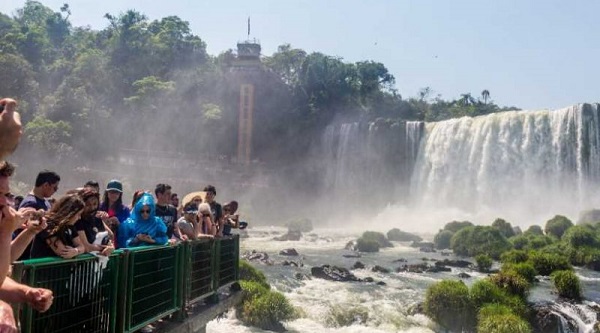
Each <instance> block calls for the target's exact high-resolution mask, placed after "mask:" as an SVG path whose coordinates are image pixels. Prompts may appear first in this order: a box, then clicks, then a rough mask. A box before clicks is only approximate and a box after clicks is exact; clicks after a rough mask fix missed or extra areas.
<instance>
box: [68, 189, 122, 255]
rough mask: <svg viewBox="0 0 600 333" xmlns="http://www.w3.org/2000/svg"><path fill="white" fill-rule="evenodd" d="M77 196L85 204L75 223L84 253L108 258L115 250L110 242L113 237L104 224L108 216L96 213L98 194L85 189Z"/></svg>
mask: <svg viewBox="0 0 600 333" xmlns="http://www.w3.org/2000/svg"><path fill="white" fill-rule="evenodd" d="M79 196H80V197H81V199H82V200H83V202H84V203H85V208H84V209H83V213H82V214H81V218H80V219H79V221H77V222H76V223H75V230H77V234H78V235H79V240H80V241H81V243H83V247H84V248H85V252H95V253H96V252H97V253H100V254H101V255H104V256H109V255H110V254H111V253H112V252H113V250H114V249H115V247H114V246H113V241H112V240H113V239H114V235H113V233H112V230H110V228H109V227H108V225H107V224H106V222H105V221H107V220H108V219H109V217H108V214H107V213H106V212H102V211H98V207H99V204H100V194H99V193H98V192H97V191H95V190H93V189H87V190H82V191H80V192H79Z"/></svg>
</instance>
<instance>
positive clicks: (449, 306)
mask: <svg viewBox="0 0 600 333" xmlns="http://www.w3.org/2000/svg"><path fill="white" fill-rule="evenodd" d="M423 308H424V312H425V314H426V315H427V316H429V318H431V319H432V320H433V321H435V322H436V323H438V324H439V325H441V326H442V327H444V328H446V329H448V330H451V331H453V332H461V331H463V330H464V331H469V330H470V329H471V328H472V327H473V325H474V320H475V318H474V317H475V315H474V312H473V304H472V303H471V299H470V297H469V289H468V288H467V286H466V285H465V284H464V283H463V282H462V281H456V280H443V281H440V282H437V283H435V284H433V285H431V286H430V287H429V288H428V289H427V292H426V294H425V302H424V304H423Z"/></svg>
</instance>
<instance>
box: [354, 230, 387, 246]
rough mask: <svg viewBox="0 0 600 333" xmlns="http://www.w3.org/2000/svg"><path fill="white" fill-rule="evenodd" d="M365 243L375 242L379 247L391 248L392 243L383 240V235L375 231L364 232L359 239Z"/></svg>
mask: <svg viewBox="0 0 600 333" xmlns="http://www.w3.org/2000/svg"><path fill="white" fill-rule="evenodd" d="M360 239H363V240H366V241H376V242H377V243H378V244H379V246H380V247H393V246H394V245H392V243H390V241H389V240H388V239H387V238H385V235H384V234H383V233H381V232H376V231H365V232H364V233H363V234H362V236H361V237H360V238H359V240H360Z"/></svg>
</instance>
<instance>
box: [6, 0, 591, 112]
mask: <svg viewBox="0 0 600 333" xmlns="http://www.w3.org/2000/svg"><path fill="white" fill-rule="evenodd" d="M65 2H68V3H69V5H70V6H71V10H72V16H71V22H72V23H73V24H74V25H76V26H80V25H90V26H92V27H93V28H95V29H101V28H104V27H105V26H106V25H107V22H108V21H107V20H106V19H104V18H103V16H104V14H105V13H111V14H119V13H120V12H123V11H125V10H127V9H136V10H138V11H140V12H142V13H144V14H145V15H147V16H148V17H149V18H150V19H158V18H161V17H163V16H168V15H177V16H179V17H181V18H182V19H184V20H187V21H189V22H190V23H191V27H192V30H193V32H194V33H195V34H197V35H199V36H200V37H201V38H202V39H203V40H204V41H205V42H206V43H207V45H208V52H209V53H211V54H218V53H219V52H221V51H224V50H226V49H229V48H235V44H236V42H237V41H238V40H243V39H245V38H246V24H247V18H248V16H250V17H251V23H252V31H251V37H252V38H257V39H259V40H260V41H261V44H262V48H263V54H264V55H270V54H271V53H273V52H274V51H275V50H276V48H277V46H278V45H280V44H283V43H290V44H292V46H294V47H298V48H301V49H304V50H306V51H309V52H310V51H319V52H323V53H325V54H328V55H334V56H339V57H342V58H343V59H345V60H346V61H351V62H354V61H360V60H375V61H379V62H382V63H384V64H385V65H386V66H387V68H388V69H389V70H390V72H391V73H392V74H393V75H394V76H395V77H396V86H397V88H398V90H399V91H400V93H401V94H402V96H403V97H405V98H406V97H410V96H415V95H416V93H417V92H418V90H419V89H420V88H422V87H427V86H429V87H431V88H432V89H433V90H434V91H435V92H436V93H437V94H441V95H442V97H443V98H446V99H450V98H456V97H459V95H460V94H461V93H466V92H471V93H472V94H473V95H474V96H479V95H480V93H481V91H482V90H483V89H488V90H489V91H490V94H491V98H492V99H493V100H494V101H495V102H496V103H498V104H500V105H515V106H519V107H521V108H525V109H540V108H551V109H553V108H560V107H564V106H568V105H571V104H574V103H580V102H599V101H600V97H599V92H600V89H599V88H600V64H599V62H600V34H599V33H598V32H597V31H598V25H597V21H598V19H597V17H598V13H600V1H597V0H574V1H558V0H545V1H541V0H539V1H533V0H529V1H527V0H496V1H485V0H468V1H467V0H465V1H461V0H457V1H448V0H438V1H433V0H413V1H405V0H386V1H383V0H370V1H366V0H363V1H358V0H321V1H317V0H313V1H308V0H303V1H299V0H262V1H258V0H256V1H251V0H220V1H212V2H208V1H202V0H169V1H161V0H102V1H98V0H71V1H67V0H44V1H42V3H43V4H45V5H46V6H49V7H50V8H52V9H54V10H58V9H59V7H60V6H61V5H62V4H63V3H65ZM24 3H25V1H23V0H0V11H1V12H3V13H9V14H12V13H14V11H15V9H16V8H18V7H22V5H23V4H24Z"/></svg>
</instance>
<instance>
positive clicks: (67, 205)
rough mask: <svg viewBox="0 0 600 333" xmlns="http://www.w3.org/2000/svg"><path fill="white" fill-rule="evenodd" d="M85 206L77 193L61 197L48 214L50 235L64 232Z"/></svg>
mask: <svg viewBox="0 0 600 333" xmlns="http://www.w3.org/2000/svg"><path fill="white" fill-rule="evenodd" d="M84 207H85V203H84V202H83V200H81V198H80V197H79V195H77V194H71V195H65V196H64V197H62V198H60V199H59V200H58V202H56V204H54V206H52V209H50V211H49V212H48V214H46V219H47V221H46V222H47V223H48V231H49V233H50V235H51V236H54V235H59V234H61V233H62V232H64V231H65V230H66V229H67V228H68V226H69V221H70V220H71V219H72V218H73V216H75V215H76V214H77V213H79V212H80V211H82V210H83V208H84Z"/></svg>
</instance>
